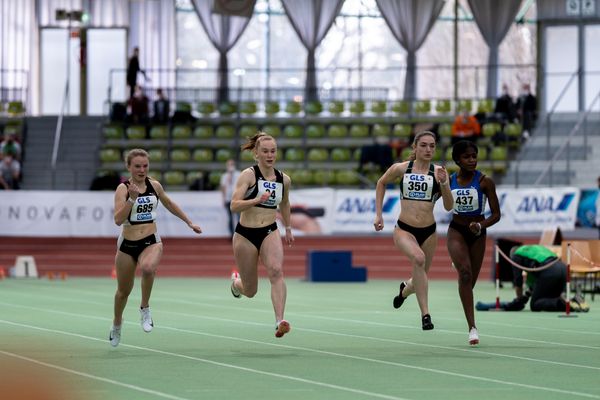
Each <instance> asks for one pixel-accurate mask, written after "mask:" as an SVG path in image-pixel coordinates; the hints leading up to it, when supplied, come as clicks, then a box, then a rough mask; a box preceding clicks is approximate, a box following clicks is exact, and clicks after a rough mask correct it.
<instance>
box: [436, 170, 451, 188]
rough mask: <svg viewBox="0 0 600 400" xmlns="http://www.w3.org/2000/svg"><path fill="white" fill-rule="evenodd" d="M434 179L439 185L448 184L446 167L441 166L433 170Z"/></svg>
mask: <svg viewBox="0 0 600 400" xmlns="http://www.w3.org/2000/svg"><path fill="white" fill-rule="evenodd" d="M435 179H437V181H438V182H439V183H440V185H445V184H446V183H448V171H446V167H444V166H441V167H439V168H436V169H435Z"/></svg>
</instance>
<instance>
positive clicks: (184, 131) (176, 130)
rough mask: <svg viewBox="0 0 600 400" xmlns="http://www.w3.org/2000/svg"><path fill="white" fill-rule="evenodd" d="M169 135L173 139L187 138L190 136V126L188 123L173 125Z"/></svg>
mask: <svg viewBox="0 0 600 400" xmlns="http://www.w3.org/2000/svg"><path fill="white" fill-rule="evenodd" d="M171 135H173V139H189V138H191V137H192V128H191V127H189V126H188V125H175V126H174V127H173V131H172V132H171Z"/></svg>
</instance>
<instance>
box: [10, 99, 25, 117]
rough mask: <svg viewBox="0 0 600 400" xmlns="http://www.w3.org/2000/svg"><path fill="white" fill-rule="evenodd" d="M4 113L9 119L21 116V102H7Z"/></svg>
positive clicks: (22, 108)
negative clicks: (6, 113) (5, 112)
mask: <svg viewBox="0 0 600 400" xmlns="http://www.w3.org/2000/svg"><path fill="white" fill-rule="evenodd" d="M6 111H7V112H8V115H9V116H11V117H16V116H21V115H23V114H25V106H24V105H23V102H22V101H9V102H8V108H7V109H6Z"/></svg>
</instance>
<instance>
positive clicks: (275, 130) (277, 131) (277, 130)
mask: <svg viewBox="0 0 600 400" xmlns="http://www.w3.org/2000/svg"><path fill="white" fill-rule="evenodd" d="M262 131H263V132H264V133H266V134H267V135H271V136H273V137H274V138H278V137H279V136H281V127H280V126H279V125H275V124H268V125H265V126H263V127H262Z"/></svg>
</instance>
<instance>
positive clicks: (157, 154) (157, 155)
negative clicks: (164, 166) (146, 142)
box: [148, 148, 167, 163]
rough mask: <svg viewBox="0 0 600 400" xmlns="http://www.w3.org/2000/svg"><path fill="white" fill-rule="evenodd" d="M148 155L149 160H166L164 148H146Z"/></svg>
mask: <svg viewBox="0 0 600 400" xmlns="http://www.w3.org/2000/svg"><path fill="white" fill-rule="evenodd" d="M148 157H149V158H150V162H151V163H153V162H165V161H167V151H166V150H165V149H159V148H156V149H150V150H148Z"/></svg>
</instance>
